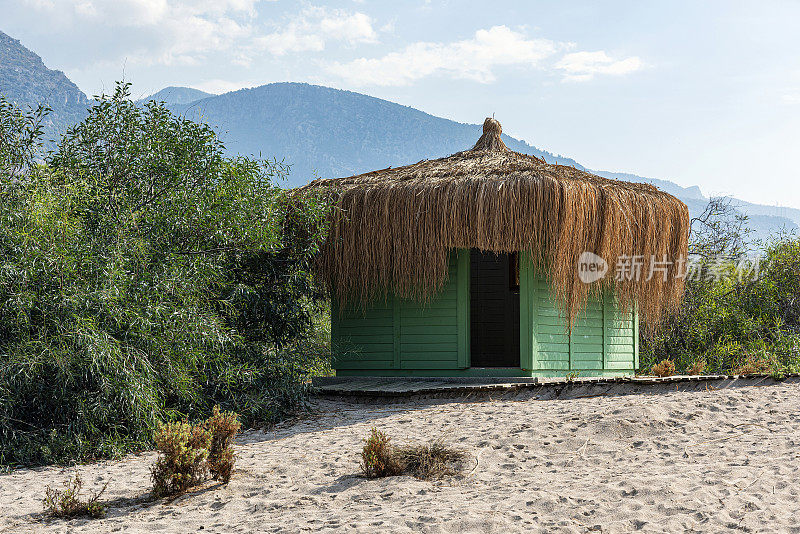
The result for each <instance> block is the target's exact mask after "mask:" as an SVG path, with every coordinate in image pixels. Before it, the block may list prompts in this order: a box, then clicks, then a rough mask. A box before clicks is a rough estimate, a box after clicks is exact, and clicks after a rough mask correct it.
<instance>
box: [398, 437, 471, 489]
mask: <svg viewBox="0 0 800 534" xmlns="http://www.w3.org/2000/svg"><path fill="white" fill-rule="evenodd" d="M393 453H394V457H395V458H396V459H397V462H398V464H400V466H401V468H402V470H403V472H404V473H408V474H411V475H413V476H415V477H417V478H421V479H426V480H427V479H431V478H442V477H444V476H451V475H455V474H456V469H455V466H456V465H457V464H458V463H459V462H461V461H463V460H464V458H466V453H465V452H464V451H460V450H457V449H451V448H449V447H447V446H445V445H444V443H442V442H441V441H433V442H431V443H428V444H426V445H410V446H407V447H398V448H397V449H395V450H394V451H393Z"/></svg>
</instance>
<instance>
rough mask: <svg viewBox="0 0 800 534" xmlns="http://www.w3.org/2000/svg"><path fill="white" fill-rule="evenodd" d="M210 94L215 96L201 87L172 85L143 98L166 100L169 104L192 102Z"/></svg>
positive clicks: (144, 99) (157, 100)
mask: <svg viewBox="0 0 800 534" xmlns="http://www.w3.org/2000/svg"><path fill="white" fill-rule="evenodd" d="M210 96H215V95H213V94H211V93H206V92H205V91H201V90H200V89H194V88H192V87H176V86H170V87H165V88H164V89H162V90H160V91H159V92H157V93H154V94H152V95H150V96H148V97H146V98H143V99H142V100H143V101H148V100H155V101H156V102H165V103H167V104H190V103H192V102H195V101H197V100H202V99H203V98H208V97H210Z"/></svg>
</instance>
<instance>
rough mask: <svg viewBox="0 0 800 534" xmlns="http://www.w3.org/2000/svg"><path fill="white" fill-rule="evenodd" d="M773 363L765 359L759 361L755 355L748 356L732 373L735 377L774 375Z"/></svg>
mask: <svg viewBox="0 0 800 534" xmlns="http://www.w3.org/2000/svg"><path fill="white" fill-rule="evenodd" d="M771 363H772V362H770V361H769V360H765V359H759V358H757V357H755V356H753V355H748V356H747V358H745V360H744V361H743V362H742V363H741V364H740V365H738V366H737V367H734V368H733V370H732V373H733V374H735V375H765V374H770V373H772V369H773V366H772V365H771Z"/></svg>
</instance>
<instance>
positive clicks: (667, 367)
mask: <svg viewBox="0 0 800 534" xmlns="http://www.w3.org/2000/svg"><path fill="white" fill-rule="evenodd" d="M650 372H651V373H653V374H654V375H656V376H662V377H664V376H672V375H674V374H675V363H674V362H673V361H672V360H661V361H660V362H658V363H657V364H655V365H653V367H652V368H651V369H650Z"/></svg>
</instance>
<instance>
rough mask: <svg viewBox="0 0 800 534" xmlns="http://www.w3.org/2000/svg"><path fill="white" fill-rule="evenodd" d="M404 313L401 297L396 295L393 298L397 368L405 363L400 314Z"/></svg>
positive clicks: (393, 326) (393, 343) (395, 365)
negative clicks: (401, 342)
mask: <svg viewBox="0 0 800 534" xmlns="http://www.w3.org/2000/svg"><path fill="white" fill-rule="evenodd" d="M401 313H402V305H401V303H400V298H399V297H398V296H397V295H395V296H394V297H393V298H392V318H393V324H392V346H393V350H392V355H393V357H392V367H394V368H395V369H400V367H401V366H402V363H403V353H402V348H401V346H400V341H401V337H400V319H399V318H400V314H401Z"/></svg>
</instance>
